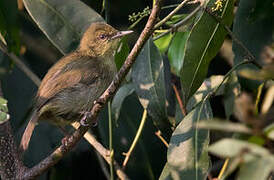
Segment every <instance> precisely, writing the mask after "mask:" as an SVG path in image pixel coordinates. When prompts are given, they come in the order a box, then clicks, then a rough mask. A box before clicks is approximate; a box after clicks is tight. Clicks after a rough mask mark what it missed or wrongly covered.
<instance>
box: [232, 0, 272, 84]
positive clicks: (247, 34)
mask: <svg viewBox="0 0 274 180" xmlns="http://www.w3.org/2000/svg"><path fill="white" fill-rule="evenodd" d="M270 4H272V5H270ZM269 5H270V6H269ZM262 6H263V7H264V6H266V7H267V8H262ZM258 9H261V10H259V11H258ZM267 9H268V10H267ZM265 13H269V14H268V15H267V16H265V15H264V14H265ZM273 15H274V7H273V1H272V0H266V1H261V0H253V1H250V0H241V1H240V3H239V6H238V9H237V13H236V16H235V21H234V23H233V33H234V35H235V36H236V37H237V38H238V39H239V40H240V41H241V42H242V43H243V45H244V46H245V47H246V48H247V49H248V50H250V51H251V53H252V54H253V55H254V56H255V59H256V61H257V62H258V63H263V62H262V60H263V58H264V57H263V56H262V53H263V51H264V50H265V49H264V47H266V46H267V45H270V44H271V43H273V34H274V24H273ZM232 49H233V52H234V54H235V58H234V63H235V64H238V63H239V62H241V61H243V60H244V59H245V58H246V56H247V54H246V52H245V51H244V49H243V48H242V47H241V46H239V45H238V44H237V43H236V42H235V41H234V42H233V44H232ZM244 67H248V68H253V69H254V68H255V66H253V65H244ZM250 85H251V84H249V86H250Z"/></svg>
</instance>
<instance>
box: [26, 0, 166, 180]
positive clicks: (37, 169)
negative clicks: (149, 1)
mask: <svg viewBox="0 0 274 180" xmlns="http://www.w3.org/2000/svg"><path fill="white" fill-rule="evenodd" d="M161 1H162V0H157V1H156V3H155V4H154V7H153V9H152V12H151V14H150V16H149V19H148V22H147V24H146V26H145V28H144V30H143V31H142V33H141V35H140V37H139V38H138V40H137V42H136V44H135V45H134V47H133V49H132V50H131V52H130V54H129V55H128V57H127V59H126V61H125V63H124V64H123V66H122V67H121V69H120V71H119V72H118V73H117V74H116V76H115V78H114V80H113V81H112V83H111V84H110V86H109V87H108V88H107V90H106V91H105V92H104V93H103V94H102V95H101V97H100V98H99V99H98V101H97V103H96V104H95V105H94V106H93V108H92V110H91V114H92V115H91V118H90V119H89V120H88V123H89V126H80V127H79V128H78V129H77V130H76V131H75V132H74V133H73V134H72V135H71V136H70V137H68V143H65V144H62V145H61V146H59V147H58V148H57V149H56V150H55V151H54V152H53V153H52V154H50V155H49V156H48V157H46V158H45V159H44V160H42V161H41V162H40V163H39V164H37V165H36V166H34V167H33V168H31V169H29V170H27V171H26V172H25V173H24V176H23V177H22V178H23V179H33V178H35V177H37V176H38V175H40V174H42V173H43V172H44V171H46V170H47V169H48V168H49V167H51V166H53V165H54V164H56V163H57V162H58V161H59V160H60V159H61V158H62V157H63V156H64V155H65V154H67V153H68V152H69V151H70V150H71V149H72V148H73V147H74V146H75V145H76V143H77V142H78V141H79V140H80V139H81V138H82V136H84V134H85V133H86V132H87V131H88V129H89V127H91V124H92V121H93V120H95V119H96V117H97V116H98V114H99V112H100V111H101V109H102V108H103V105H105V104H106V102H107V101H108V100H109V99H110V98H111V97H112V96H113V95H114V94H115V92H116V91H117V90H118V88H119V86H120V84H121V82H122V81H123V79H124V78H125V76H126V74H127V73H128V71H129V70H130V68H131V66H132V65H133V63H134V62H135V59H136V57H137V55H138V54H139V53H140V51H141V49H142V48H143V46H144V44H145V42H146V41H147V40H148V39H149V37H150V36H151V35H152V32H153V27H154V24H155V22H156V18H157V15H158V12H159V10H160V3H161ZM99 102H100V103H99ZM114 165H115V164H114Z"/></svg>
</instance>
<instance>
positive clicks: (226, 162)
mask: <svg viewBox="0 0 274 180" xmlns="http://www.w3.org/2000/svg"><path fill="white" fill-rule="evenodd" d="M228 162H229V158H226V160H225V162H224V164H223V167H222V169H221V171H220V173H219V176H218V178H217V179H221V178H222V176H223V174H224V172H225V170H226V168H227V165H228Z"/></svg>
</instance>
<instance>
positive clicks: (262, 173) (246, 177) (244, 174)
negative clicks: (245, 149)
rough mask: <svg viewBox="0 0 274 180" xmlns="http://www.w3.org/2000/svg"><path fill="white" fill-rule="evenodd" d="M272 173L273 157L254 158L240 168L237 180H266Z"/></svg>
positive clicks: (273, 166) (273, 169)
mask: <svg viewBox="0 0 274 180" xmlns="http://www.w3.org/2000/svg"><path fill="white" fill-rule="evenodd" d="M272 171H274V157H273V156H271V157H263V158H261V157H256V158H254V159H253V160H252V161H250V162H247V163H244V164H242V165H241V166H240V171H239V173H238V177H237V180H258V179H260V180H268V179H269V178H268V177H269V175H270V173H271V172H272Z"/></svg>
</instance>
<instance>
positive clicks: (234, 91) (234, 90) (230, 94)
mask: <svg viewBox="0 0 274 180" xmlns="http://www.w3.org/2000/svg"><path fill="white" fill-rule="evenodd" d="M224 90H225V92H224V108H225V116H226V118H227V119H229V118H230V116H231V115H232V114H233V112H234V106H235V99H236V97H237V96H238V95H239V94H240V91H241V90H240V83H239V81H238V77H237V75H236V72H233V73H231V75H230V76H229V78H228V80H227V83H226V86H225V89H224Z"/></svg>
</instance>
